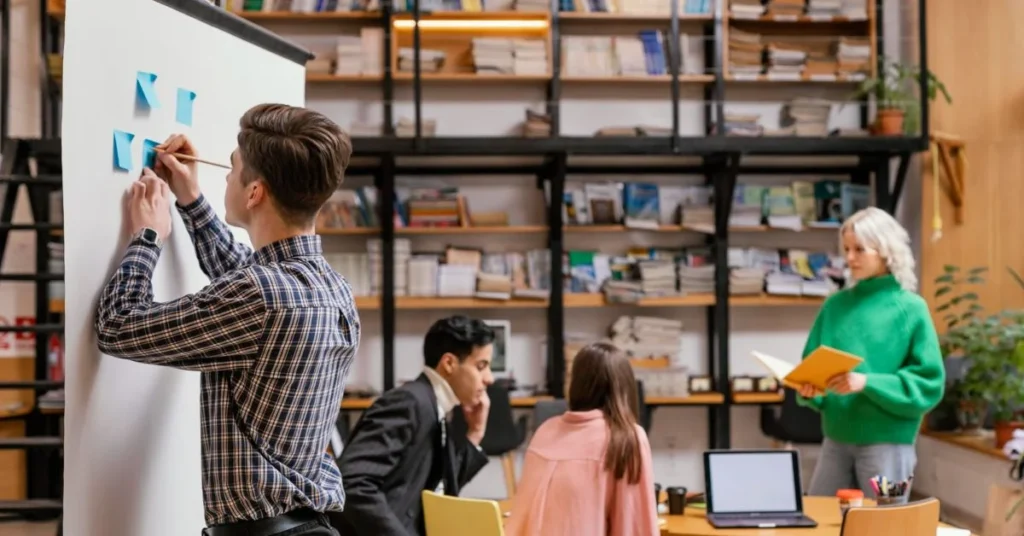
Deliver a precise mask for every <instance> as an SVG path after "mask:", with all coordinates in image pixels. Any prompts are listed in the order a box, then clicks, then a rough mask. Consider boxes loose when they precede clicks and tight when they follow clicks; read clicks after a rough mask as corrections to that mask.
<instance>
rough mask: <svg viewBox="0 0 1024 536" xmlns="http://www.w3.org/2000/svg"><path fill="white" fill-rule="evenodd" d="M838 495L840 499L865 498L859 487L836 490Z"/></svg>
mask: <svg viewBox="0 0 1024 536" xmlns="http://www.w3.org/2000/svg"><path fill="white" fill-rule="evenodd" d="M836 497H839V498H840V499H863V498H864V492H863V491H861V490H859V489H841V490H839V491H837V492H836Z"/></svg>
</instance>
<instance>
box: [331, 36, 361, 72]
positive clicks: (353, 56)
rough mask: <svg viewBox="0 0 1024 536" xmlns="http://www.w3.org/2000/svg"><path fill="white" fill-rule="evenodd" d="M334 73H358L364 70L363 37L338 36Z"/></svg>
mask: <svg viewBox="0 0 1024 536" xmlns="http://www.w3.org/2000/svg"><path fill="white" fill-rule="evenodd" d="M336 50H337V55H336V60H335V63H334V74H338V75H358V74H362V72H363V38H362V37H360V36H358V35H342V36H340V37H338V44H337V46H336Z"/></svg>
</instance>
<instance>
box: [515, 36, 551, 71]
mask: <svg viewBox="0 0 1024 536" xmlns="http://www.w3.org/2000/svg"><path fill="white" fill-rule="evenodd" d="M513 58H514V61H513V63H512V66H513V68H512V71H513V72H514V73H515V74H517V75H520V76H531V75H537V76H543V75H547V74H548V47H547V44H546V43H545V42H544V41H542V40H540V39H516V40H515V41H514V42H513Z"/></svg>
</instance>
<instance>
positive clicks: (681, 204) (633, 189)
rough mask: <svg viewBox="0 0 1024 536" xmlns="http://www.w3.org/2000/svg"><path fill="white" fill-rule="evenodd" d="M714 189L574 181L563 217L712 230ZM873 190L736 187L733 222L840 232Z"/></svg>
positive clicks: (824, 184)
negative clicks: (839, 229) (843, 224)
mask: <svg viewBox="0 0 1024 536" xmlns="http://www.w3.org/2000/svg"><path fill="white" fill-rule="evenodd" d="M712 194H713V189H712V187H710V186H703V185H695V186H683V185H665V184H661V185H659V184H652V183H643V182H587V183H576V182H570V183H567V184H566V186H565V196H564V197H563V201H562V219H563V221H565V222H566V223H567V224H568V225H592V224H596V225H619V224H621V225H626V226H627V227H632V228H638V229H644V228H647V229H652V228H657V227H659V226H661V225H684V226H686V227H687V228H690V229H696V230H704V231H706V232H709V233H710V232H713V230H714V211H713V208H712ZM870 201H871V189H870V187H868V186H867V185H863V184H853V183H851V182H847V181H837V180H828V179H824V180H819V181H803V180H801V181H794V182H793V183H792V184H791V185H789V186H761V185H756V184H745V183H741V184H737V185H736V190H735V194H734V196H733V201H732V207H731V210H730V218H729V224H730V225H731V226H735V227H755V226H761V225H768V226H770V227H776V228H780V229H790V230H801V229H803V228H804V227H819V228H837V227H839V225H840V224H841V223H842V222H843V221H845V219H846V218H848V217H850V215H852V214H853V213H854V212H856V211H858V210H860V209H862V208H865V207H867V206H869V204H870Z"/></svg>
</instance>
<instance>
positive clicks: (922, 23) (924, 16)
mask: <svg viewBox="0 0 1024 536" xmlns="http://www.w3.org/2000/svg"><path fill="white" fill-rule="evenodd" d="M927 4H928V2H927V1H925V0H917V9H918V14H917V39H918V42H917V47H918V55H919V56H921V61H920V62H919V65H920V66H921V79H920V84H921V87H920V92H921V141H922V143H928V136H929V134H930V132H929V129H930V121H929V118H928V107H929V104H930V101H929V99H928V75H929V73H928V28H927V23H928V8H927Z"/></svg>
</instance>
